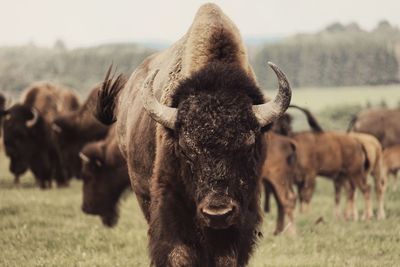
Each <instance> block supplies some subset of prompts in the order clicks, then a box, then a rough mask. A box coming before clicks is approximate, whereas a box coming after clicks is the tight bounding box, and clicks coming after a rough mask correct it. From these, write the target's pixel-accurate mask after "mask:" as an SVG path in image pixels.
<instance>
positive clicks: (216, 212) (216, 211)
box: [201, 207, 234, 216]
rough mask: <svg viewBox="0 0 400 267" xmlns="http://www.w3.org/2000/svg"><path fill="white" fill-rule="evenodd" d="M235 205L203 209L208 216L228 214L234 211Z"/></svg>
mask: <svg viewBox="0 0 400 267" xmlns="http://www.w3.org/2000/svg"><path fill="white" fill-rule="evenodd" d="M233 209H234V208H233V207H223V208H207V207H206V208H203V209H202V210H201V212H202V213H204V214H205V215H207V216H226V215H228V214H230V213H232V212H233Z"/></svg>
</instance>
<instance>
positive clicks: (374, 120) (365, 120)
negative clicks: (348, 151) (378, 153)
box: [348, 108, 400, 149]
mask: <svg viewBox="0 0 400 267" xmlns="http://www.w3.org/2000/svg"><path fill="white" fill-rule="evenodd" d="M348 131H354V132H361V133H367V134H371V135H373V136H375V137H376V138H377V139H378V140H379V142H381V144H382V147H383V149H385V148H388V147H391V146H394V145H399V144H400V109H387V108H374V109H368V110H364V111H361V112H360V113H359V114H358V115H357V116H356V117H354V118H353V119H352V120H351V121H350V124H349V127H348Z"/></svg>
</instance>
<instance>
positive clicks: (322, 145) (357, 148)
mask: <svg viewBox="0 0 400 267" xmlns="http://www.w3.org/2000/svg"><path fill="white" fill-rule="evenodd" d="M293 107H296V106H293ZM301 110H302V111H304V110H306V109H304V108H301ZM305 115H306V116H307V120H308V121H309V122H311V123H310V126H313V125H314V126H315V125H317V126H318V127H317V128H316V129H318V131H316V132H315V131H305V132H298V133H293V134H292V136H291V137H292V138H293V139H294V140H296V142H297V155H298V159H299V180H298V182H297V186H298V189H299V197H300V204H301V206H302V207H304V204H306V205H307V206H308V205H309V203H310V201H311V198H312V194H313V192H314V189H315V184H316V177H317V175H321V176H325V177H328V178H330V179H332V180H333V182H334V185H335V204H336V207H335V212H336V215H337V216H339V201H340V189H341V187H342V185H343V183H345V182H347V181H348V182H349V187H348V205H347V210H346V217H347V218H352V219H354V220H357V219H358V213H357V210H356V208H355V206H354V194H355V188H356V187H358V188H359V189H360V190H361V192H362V193H363V195H364V199H365V210H364V217H365V218H367V219H369V218H370V217H371V216H372V206H371V200H370V191H371V188H370V186H369V185H368V183H367V179H366V178H367V175H366V171H365V165H366V162H367V157H366V153H365V151H364V148H363V146H362V145H361V144H360V143H359V142H358V141H357V140H356V139H354V138H352V137H351V136H349V135H348V134H346V133H338V132H323V131H322V127H321V126H319V124H318V122H317V120H316V119H315V118H314V116H313V115H312V114H311V113H310V112H305Z"/></svg>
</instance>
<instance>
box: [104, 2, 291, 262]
mask: <svg viewBox="0 0 400 267" xmlns="http://www.w3.org/2000/svg"><path fill="white" fill-rule="evenodd" d="M270 66H271V67H272V69H273V70H274V71H275V73H276V75H277V77H278V80H279V92H278V95H277V96H276V97H275V99H274V100H272V101H268V102H266V103H265V99H264V96H263V94H262V90H261V89H260V88H259V86H258V85H257V81H256V77H255V75H254V72H253V70H252V68H251V66H250V64H249V61H248V56H247V52H246V49H245V46H244V44H243V41H242V40H241V37H240V34H239V31H238V30H237V28H236V26H235V25H234V24H233V22H232V21H231V20H230V19H229V18H228V17H227V16H226V15H225V14H224V13H223V12H222V11H221V9H220V8H219V7H218V6H216V5H214V4H206V5H203V6H202V7H201V8H200V9H199V11H198V12H197V15H196V17H195V19H194V22H193V24H192V26H191V27H190V29H189V31H188V32H187V34H186V35H185V36H184V37H183V38H181V39H180V40H179V41H178V42H176V43H175V44H174V45H172V46H171V47H170V48H168V49H167V50H165V51H163V52H160V53H157V54H154V55H152V56H150V57H148V58H147V59H145V60H144V62H143V63H142V64H141V65H140V66H139V67H138V68H137V69H136V70H135V71H134V73H133V74H132V76H131V77H130V79H129V80H128V82H127V84H126V86H125V87H123V89H121V90H117V89H120V88H114V90H104V91H103V92H102V94H101V95H102V97H101V99H100V100H99V101H100V103H101V105H99V106H100V108H99V112H98V117H99V118H101V119H102V121H103V122H104V123H110V122H112V121H114V120H115V119H116V121H117V122H116V123H117V125H116V127H117V133H118V143H119V146H120V148H121V152H122V154H123V156H124V158H125V159H126V161H127V165H128V171H129V176H130V180H131V184H132V187H133V189H134V191H135V193H136V196H137V199H138V202H139V204H140V206H141V208H142V210H143V212H144V214H145V217H146V219H147V220H148V222H149V239H150V240H149V249H150V257H151V263H152V265H154V266H245V265H246V264H247V262H248V260H249V257H250V255H251V252H252V251H253V249H254V245H255V242H256V240H257V238H258V233H259V232H258V229H259V225H260V223H261V218H262V217H261V212H260V207H259V206H260V205H259V199H260V198H259V194H260V183H261V181H260V172H261V167H262V165H263V162H264V158H265V151H266V148H265V145H266V144H265V139H264V137H263V133H264V132H265V131H267V130H268V129H269V128H270V124H271V123H273V122H274V121H275V120H276V119H277V118H278V117H280V116H281V115H282V114H283V113H284V112H285V110H286V109H287V107H288V105H289V103H290V98H291V90H290V86H289V82H288V80H287V78H286V76H285V74H284V73H283V72H282V71H281V70H280V69H279V68H278V67H277V66H275V65H274V64H272V63H270ZM114 98H115V99H114ZM113 99H114V101H113ZM114 106H115V108H114ZM104 111H105V112H104ZM111 111H114V112H111Z"/></svg>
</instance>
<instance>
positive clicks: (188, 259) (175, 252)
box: [167, 245, 195, 267]
mask: <svg viewBox="0 0 400 267" xmlns="http://www.w3.org/2000/svg"><path fill="white" fill-rule="evenodd" d="M191 252H192V251H191V249H190V248H189V247H188V246H185V245H176V246H175V247H174V248H173V249H172V250H171V252H170V253H169V254H168V262H167V266H171V267H186V266H195V265H194V264H193V262H192V259H193V258H192V257H193V256H194V255H193V254H192V253H191Z"/></svg>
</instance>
